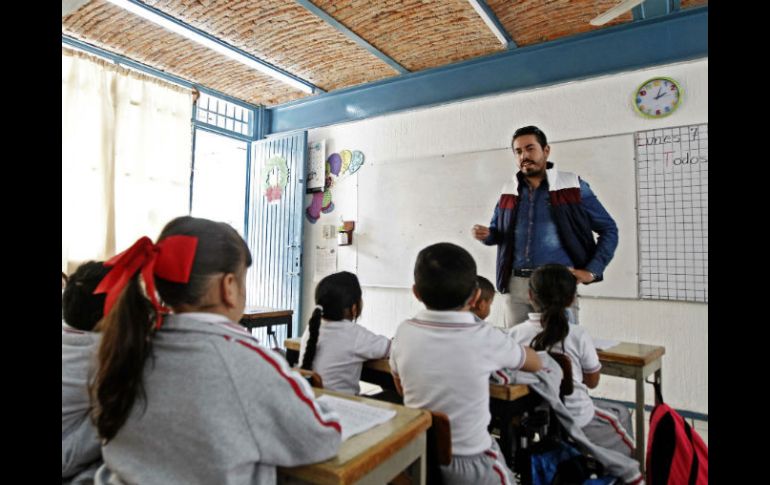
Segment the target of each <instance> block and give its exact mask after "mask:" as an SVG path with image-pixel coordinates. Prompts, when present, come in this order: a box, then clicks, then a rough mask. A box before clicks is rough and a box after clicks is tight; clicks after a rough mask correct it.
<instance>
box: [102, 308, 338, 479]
mask: <svg viewBox="0 0 770 485" xmlns="http://www.w3.org/2000/svg"><path fill="white" fill-rule="evenodd" d="M153 353H154V355H155V358H154V359H151V360H148V361H147V363H146V364H145V388H146V390H147V394H148V399H147V405H146V408H145V407H144V406H134V408H133V410H132V413H131V415H130V416H129V418H128V420H127V421H126V424H125V425H124V426H123V428H121V430H120V432H119V433H118V434H117V435H116V436H115V438H114V439H113V440H111V441H110V442H109V443H108V444H107V445H106V446H105V447H104V450H103V454H104V460H105V462H106V463H107V464H108V465H109V467H110V468H111V469H114V470H115V471H116V472H117V473H118V475H120V476H121V478H123V480H124V481H126V482H129V483H163V484H174V483H178V484H183V483H184V484H189V483H200V484H214V483H234V484H235V483H242V484H252V483H259V484H263V483H275V480H276V470H275V465H283V466H292V465H299V464H304V463H309V462H315V461H320V460H322V459H326V458H329V457H330V456H332V455H333V454H334V450H335V449H336V446H335V441H334V438H335V435H336V434H337V431H336V430H335V428H334V426H335V425H336V426H339V425H337V423H336V422H335V421H334V420H333V419H331V418H330V416H328V415H325V414H324V413H323V412H322V411H320V410H317V409H315V408H314V404H313V400H312V396H313V393H312V390H311V389H310V388H309V386H308V385H307V382H306V381H305V380H304V379H302V378H301V377H298V376H297V375H296V374H295V373H294V372H292V371H291V370H290V369H289V368H288V366H287V365H286V363H285V361H284V359H283V358H282V357H281V356H279V355H278V354H276V353H274V352H272V351H271V350H268V349H265V348H262V347H260V346H259V345H257V343H256V342H255V341H254V339H253V338H252V337H251V336H250V335H249V334H248V333H247V332H246V331H244V330H242V329H240V328H238V327H237V326H236V325H234V324H232V322H229V321H228V320H227V319H226V318H224V317H222V318H217V316H215V315H213V314H206V313H197V314H189V313H188V314H184V313H183V314H181V315H170V316H168V317H166V319H165V321H164V322H163V327H162V331H160V332H158V334H157V335H156V336H155V338H154V339H153ZM323 428H327V429H328V431H327V432H321V430H323ZM337 439H338V438H337Z"/></svg>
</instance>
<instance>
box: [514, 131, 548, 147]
mask: <svg viewBox="0 0 770 485" xmlns="http://www.w3.org/2000/svg"><path fill="white" fill-rule="evenodd" d="M524 135H535V138H537V142H538V143H539V144H540V147H541V148H545V146H546V145H548V139H547V138H546V137H545V133H543V132H542V130H540V128H538V127H537V126H523V127H521V128H519V129H518V130H516V131H514V132H513V138H511V146H513V141H514V140H516V138H518V137H520V136H524Z"/></svg>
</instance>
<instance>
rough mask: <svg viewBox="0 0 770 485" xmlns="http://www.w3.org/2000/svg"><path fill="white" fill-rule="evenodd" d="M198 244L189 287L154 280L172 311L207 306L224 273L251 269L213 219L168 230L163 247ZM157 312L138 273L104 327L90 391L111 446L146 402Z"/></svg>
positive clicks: (240, 247) (177, 222)
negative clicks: (192, 240)
mask: <svg viewBox="0 0 770 485" xmlns="http://www.w3.org/2000/svg"><path fill="white" fill-rule="evenodd" d="M176 235H186V236H195V237H197V238H198V242H197V248H196V250H195V258H194V260H193V264H192V270H191V273H190V279H189V282H188V283H173V282H171V281H167V280H164V279H162V278H159V277H155V284H156V286H157V290H158V294H159V295H160V298H161V300H162V301H163V302H164V303H165V304H167V305H169V306H171V307H172V308H173V307H175V306H177V305H180V304H190V305H196V304H200V303H202V301H201V300H202V299H203V298H204V296H205V294H206V292H207V290H208V286H209V284H210V283H211V282H212V280H213V278H214V277H215V276H216V275H218V274H221V273H236V274H237V273H238V272H239V271H240V269H241V265H242V264H245V265H246V267H249V266H251V253H250V252H249V248H248V247H247V246H246V243H245V242H244V240H243V239H242V238H241V237H240V236H239V235H238V233H237V232H236V231H235V229H233V228H232V227H230V226H229V225H227V224H225V223H222V222H214V221H210V220H208V219H198V218H194V217H189V216H185V217H178V218H176V219H174V220H172V221H171V222H169V223H168V224H166V227H164V228H163V231H161V233H160V236H159V237H158V242H160V241H162V240H164V239H165V238H167V237H169V236H176ZM154 323H155V309H154V308H153V306H152V305H151V303H150V300H149V299H148V298H147V296H145V293H144V292H143V291H142V289H141V285H140V283H139V271H137V273H136V274H134V275H133V276H132V277H131V280H130V281H129V283H128V285H127V286H126V287H125V289H124V290H123V292H122V293H121V295H120V296H119V297H118V299H117V301H116V303H115V304H114V306H113V307H112V309H111V310H110V312H109V313H108V314H107V315H105V317H104V320H102V323H101V324H100V327H101V328H102V341H101V345H100V347H99V352H98V360H99V365H98V370H97V374H96V378H95V380H94V382H93V384H92V386H91V393H92V396H93V402H95V403H96V406H95V410H94V413H93V417H94V422H95V424H96V427H97V429H98V431H99V435H100V436H101V437H102V438H103V439H105V440H107V441H109V440H111V439H112V438H113V437H114V436H115V435H116V434H117V432H118V431H119V430H120V428H121V427H122V426H123V424H124V423H125V422H126V419H128V416H129V414H130V413H131V410H132V408H133V407H134V404H135V401H136V399H137V396H139V398H140V400H142V401H144V404H145V406H146V398H147V396H146V394H145V391H144V382H143V373H144V366H145V361H146V360H147V358H148V357H149V356H151V353H152V337H153V336H154V333H155V326H154Z"/></svg>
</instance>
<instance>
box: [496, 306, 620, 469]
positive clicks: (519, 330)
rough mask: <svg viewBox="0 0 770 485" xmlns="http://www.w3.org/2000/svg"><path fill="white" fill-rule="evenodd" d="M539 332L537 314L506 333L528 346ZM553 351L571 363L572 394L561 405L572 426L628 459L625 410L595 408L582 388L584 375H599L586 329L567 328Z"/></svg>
mask: <svg viewBox="0 0 770 485" xmlns="http://www.w3.org/2000/svg"><path fill="white" fill-rule="evenodd" d="M542 330H543V327H542V326H541V324H540V313H530V314H529V320H527V321H525V322H523V323H521V324H520V325H517V326H515V327H513V328H512V329H510V330H509V332H508V333H509V335H510V336H511V338H513V340H514V341H516V342H517V343H520V344H523V345H529V344H530V343H531V342H532V339H533V338H535V336H536V335H537V334H538V333H540V332H541V331H542ZM553 351H555V352H560V353H563V354H566V355H567V356H568V357H569V359H570V361H571V363H572V380H573V388H574V390H573V392H572V394H569V395H567V396H565V397H564V405H565V406H566V408H567V410H568V411H569V412H570V414H571V415H572V417H573V418H574V421H575V424H576V425H577V426H578V427H580V428H581V429H582V430H583V432H584V433H585V434H586V436H587V437H588V439H590V440H591V441H593V442H594V443H596V444H597V445H599V446H603V447H605V448H610V449H613V450H616V451H618V452H620V453H623V454H625V455H627V456H631V455H632V453H633V451H634V440H633V437H632V436H631V434H630V433H629V431H628V430H629V429H630V428H629V427H628V425H629V424H630V422H631V418H630V414H629V412H628V409H627V408H625V407H622V406H619V407H605V406H602V407H601V408H599V407H597V406H596V405H595V404H594V401H593V400H592V399H591V397H590V396H589V394H588V387H587V386H586V385H585V384H583V373H584V372H585V373H594V372H599V370H600V369H601V368H602V365H601V364H600V363H599V355H598V354H597V353H596V347H595V346H594V343H593V340H592V339H591V336H590V335H589V334H588V332H587V331H586V329H585V328H584V327H580V326H577V325H569V333H568V334H567V337H566V338H565V339H564V347H562V344H561V342H559V343H556V344H555V345H554V346H553ZM610 409H611V411H610Z"/></svg>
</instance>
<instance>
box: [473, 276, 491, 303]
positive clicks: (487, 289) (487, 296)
mask: <svg viewBox="0 0 770 485" xmlns="http://www.w3.org/2000/svg"><path fill="white" fill-rule="evenodd" d="M476 282H477V283H478V284H479V289H481V299H482V300H491V299H492V298H494V297H495V286H494V285H493V284H492V282H491V281H489V280H488V279H486V278H484V277H483V276H481V275H476Z"/></svg>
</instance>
